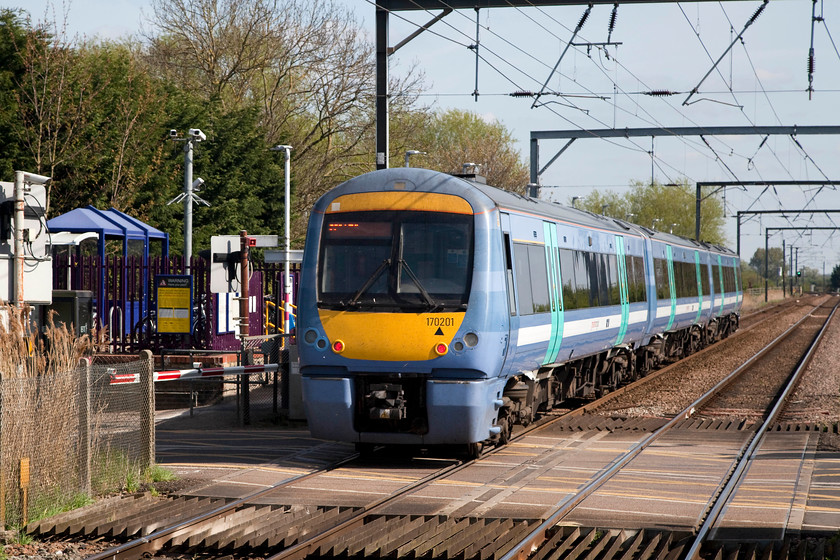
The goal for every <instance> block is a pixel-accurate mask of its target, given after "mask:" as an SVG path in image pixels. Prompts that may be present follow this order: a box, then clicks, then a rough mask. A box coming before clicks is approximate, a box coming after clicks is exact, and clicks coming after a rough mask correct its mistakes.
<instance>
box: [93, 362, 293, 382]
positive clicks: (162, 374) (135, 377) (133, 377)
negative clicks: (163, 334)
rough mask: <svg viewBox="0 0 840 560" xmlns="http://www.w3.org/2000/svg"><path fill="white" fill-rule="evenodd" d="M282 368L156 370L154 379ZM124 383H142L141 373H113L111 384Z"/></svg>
mask: <svg viewBox="0 0 840 560" xmlns="http://www.w3.org/2000/svg"><path fill="white" fill-rule="evenodd" d="M279 369H280V365H279V364H264V365H254V366H231V367H213V368H193V369H173V370H166V371H156V372H155V373H154V381H155V382H158V381H176V380H179V379H201V378H205V377H223V376H225V375H250V374H252V373H263V372H266V373H271V372H273V371H277V370H279ZM123 383H140V374H139V373H116V372H112V373H111V381H110V384H111V385H120V384H123Z"/></svg>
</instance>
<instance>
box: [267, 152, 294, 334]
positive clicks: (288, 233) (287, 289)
mask: <svg viewBox="0 0 840 560" xmlns="http://www.w3.org/2000/svg"><path fill="white" fill-rule="evenodd" d="M270 150H271V151H272V152H281V151H282V152H283V153H284V156H285V157H284V171H285V178H286V186H285V191H284V196H285V198H284V199H283V208H284V210H285V238H286V239H285V245H284V249H283V262H284V265H283V334H289V331H290V330H291V329H290V324H291V322H290V320H289V317H290V315H289V314H290V313H291V312H292V307H291V305H290V303H291V297H292V278H291V276H290V274H291V273H290V271H289V246H290V245H291V242H292V218H291V216H292V194H291V175H290V168H289V162H290V161H291V157H292V147H291V146H284V145H277V146H274V147H273V148H270ZM284 346H285V343H284Z"/></svg>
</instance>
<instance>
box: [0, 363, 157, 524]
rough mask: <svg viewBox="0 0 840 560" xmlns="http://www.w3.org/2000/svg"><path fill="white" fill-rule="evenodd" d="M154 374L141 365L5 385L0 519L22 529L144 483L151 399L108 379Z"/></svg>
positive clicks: (1, 382) (0, 418)
mask: <svg viewBox="0 0 840 560" xmlns="http://www.w3.org/2000/svg"><path fill="white" fill-rule="evenodd" d="M148 368H149V365H148V361H136V362H132V363H127V364H122V365H118V366H87V365H83V366H79V367H76V368H75V369H72V370H69V371H64V372H55V373H51V374H47V375H36V376H31V377H14V378H3V379H0V469H2V470H1V472H2V475H1V476H0V514H2V519H0V521H2V522H5V523H6V524H7V525H21V524H23V523H25V522H26V521H27V520H30V519H33V518H39V517H43V516H44V515H47V514H49V513H51V512H54V511H58V510H60V509H62V508H63V507H66V506H67V505H68V504H71V503H74V502H77V501H78V500H79V498H80V497H83V496H90V495H99V494H103V493H107V492H110V491H114V490H119V489H122V488H126V487H127V486H131V485H132V484H133V483H135V482H136V481H137V480H139V478H140V476H141V473H142V472H143V470H144V469H145V468H146V467H148V466H149V465H150V463H151V460H152V458H153V454H151V453H150V445H153V443H154V441H153V435H152V438H151V440H150V437H149V425H150V418H149V414H150V409H151V407H153V406H154V405H153V401H152V402H150V398H149V395H148V393H149V391H145V393H144V391H143V384H133V385H131V386H112V385H111V384H110V379H111V377H112V375H113V374H115V373H137V374H139V373H141V372H146V371H148ZM152 434H153V432H152Z"/></svg>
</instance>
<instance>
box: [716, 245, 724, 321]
mask: <svg viewBox="0 0 840 560" xmlns="http://www.w3.org/2000/svg"><path fill="white" fill-rule="evenodd" d="M716 256H717V267H716V270H717V277H716V278H715V279H714V280H715V282H717V284H716V286H717V287H718V288H719V290H718V292H719V293H720V308H719V310H718V316H721V315H723V305H724V303H725V302H726V290H725V289H724V287H723V263H722V262H721V258H720V255H716Z"/></svg>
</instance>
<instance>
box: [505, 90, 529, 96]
mask: <svg viewBox="0 0 840 560" xmlns="http://www.w3.org/2000/svg"><path fill="white" fill-rule="evenodd" d="M510 96H511V97H534V92H533V91H523V90H519V91H514V92H513V93H511V94H510Z"/></svg>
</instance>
